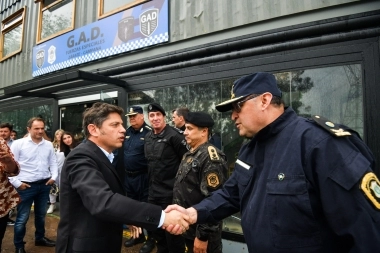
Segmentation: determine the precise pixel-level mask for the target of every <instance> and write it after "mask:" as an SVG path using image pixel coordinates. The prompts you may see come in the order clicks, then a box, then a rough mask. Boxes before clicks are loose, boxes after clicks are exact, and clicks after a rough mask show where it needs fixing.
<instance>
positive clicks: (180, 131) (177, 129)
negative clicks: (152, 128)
mask: <svg viewBox="0 0 380 253" xmlns="http://www.w3.org/2000/svg"><path fill="white" fill-rule="evenodd" d="M172 128H173V129H174V130H176V131H177V132H178V133H180V134H183V131H182V130H181V129H179V128H176V127H174V126H172Z"/></svg>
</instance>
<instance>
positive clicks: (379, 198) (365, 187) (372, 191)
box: [360, 172, 380, 210]
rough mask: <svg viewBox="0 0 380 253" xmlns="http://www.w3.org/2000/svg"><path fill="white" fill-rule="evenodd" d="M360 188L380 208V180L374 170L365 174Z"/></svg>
mask: <svg viewBox="0 0 380 253" xmlns="http://www.w3.org/2000/svg"><path fill="white" fill-rule="evenodd" d="M360 189H361V190H362V191H363V192H364V194H365V196H366V197H367V198H368V199H369V201H370V202H371V203H372V204H373V205H374V206H375V208H376V209H377V210H380V181H379V179H378V178H377V177H376V175H375V174H374V173H373V172H368V173H367V174H365V175H364V177H363V179H362V182H361V184H360Z"/></svg>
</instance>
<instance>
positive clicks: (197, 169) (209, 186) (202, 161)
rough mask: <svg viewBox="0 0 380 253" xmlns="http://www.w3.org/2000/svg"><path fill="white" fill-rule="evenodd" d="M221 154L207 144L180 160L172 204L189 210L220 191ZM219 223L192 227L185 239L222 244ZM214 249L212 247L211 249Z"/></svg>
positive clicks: (223, 167) (222, 174)
mask: <svg viewBox="0 0 380 253" xmlns="http://www.w3.org/2000/svg"><path fill="white" fill-rule="evenodd" d="M226 160H227V159H226V156H225V154H224V153H222V151H220V150H218V149H217V148H215V147H214V146H213V145H211V144H210V143H204V144H202V145H200V146H199V147H198V148H197V149H196V150H194V151H193V152H191V151H188V152H187V153H186V154H185V155H184V156H183V158H182V161H181V164H180V166H179V169H178V172H177V176H176V181H175V183H174V189H173V203H174V204H178V205H180V206H182V207H185V208H188V207H191V206H192V205H195V204H197V203H199V202H200V201H202V200H203V199H204V198H206V197H208V196H209V195H210V194H211V192H213V191H216V190H217V189H219V188H221V186H222V185H223V183H224V182H225V181H226V179H227V161H226ZM221 232H222V227H221V222H219V223H216V224H207V223H206V224H199V225H196V224H195V225H191V226H190V228H189V230H187V231H186V233H185V234H184V236H185V237H186V238H188V239H192V240H194V238H195V236H197V237H198V238H199V239H201V240H203V241H207V240H208V241H209V243H210V241H211V243H212V241H214V242H216V243H219V244H220V242H221ZM211 248H215V247H211Z"/></svg>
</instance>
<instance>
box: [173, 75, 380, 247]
mask: <svg viewBox="0 0 380 253" xmlns="http://www.w3.org/2000/svg"><path fill="white" fill-rule="evenodd" d="M281 95H282V94H281V91H280V90H279V89H278V87H277V83H276V79H275V77H274V76H273V75H272V74H269V73H255V74H251V75H248V76H244V77H242V78H240V79H238V80H236V81H235V82H234V85H233V89H232V97H231V99H230V100H228V101H225V102H223V103H221V104H219V105H217V106H216V109H217V110H218V111H221V112H224V111H228V110H232V115H231V117H232V120H233V121H235V125H236V127H237V128H238V130H239V134H240V135H241V136H245V137H247V138H250V141H249V142H248V143H246V144H245V145H244V146H243V147H242V148H241V150H240V151H239V155H238V159H237V160H236V163H235V170H234V172H233V174H232V175H231V177H230V178H229V179H228V180H227V182H226V183H225V184H224V186H223V188H222V189H221V190H218V191H216V192H214V194H213V195H212V196H211V197H209V198H207V199H205V200H203V201H202V202H201V203H199V204H197V205H194V206H193V207H190V208H188V209H183V208H181V207H179V206H171V207H169V208H168V209H167V210H166V211H169V210H170V209H177V210H182V211H184V212H187V213H188V214H189V215H191V218H192V222H198V223H204V222H213V221H214V222H215V221H218V220H221V219H224V218H226V217H228V216H229V215H232V214H234V213H236V212H238V211H240V212H241V215H242V222H241V224H242V228H243V232H244V237H245V239H246V242H247V246H248V250H249V252H271V253H276V252H287V253H288V252H302V253H303V252H308V253H310V252H323V253H326V252H331V253H333V252H355V253H356V252H379V251H380V249H379V242H380V182H379V180H378V178H377V176H376V175H375V174H374V173H373V169H374V166H375V161H374V157H373V155H372V152H371V151H370V150H369V148H368V147H367V146H366V145H365V144H364V142H363V141H362V140H361V139H360V137H359V135H358V134H357V133H356V132H355V131H353V130H351V129H349V128H348V127H345V126H343V125H338V124H334V123H333V122H330V121H328V120H327V119H324V118H323V117H321V116H315V117H313V118H312V119H306V118H302V117H299V116H297V115H296V113H295V112H294V110H293V109H292V108H290V107H285V106H284V104H283V102H282V100H281Z"/></svg>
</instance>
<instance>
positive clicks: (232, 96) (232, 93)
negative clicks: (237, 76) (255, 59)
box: [231, 85, 235, 99]
mask: <svg viewBox="0 0 380 253" xmlns="http://www.w3.org/2000/svg"><path fill="white" fill-rule="evenodd" d="M233 98H235V94H234V85H232V88H231V99H233Z"/></svg>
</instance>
